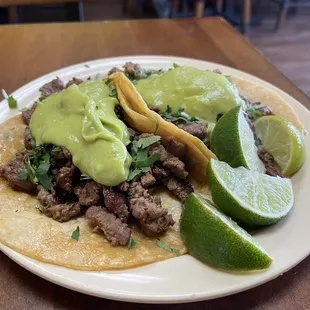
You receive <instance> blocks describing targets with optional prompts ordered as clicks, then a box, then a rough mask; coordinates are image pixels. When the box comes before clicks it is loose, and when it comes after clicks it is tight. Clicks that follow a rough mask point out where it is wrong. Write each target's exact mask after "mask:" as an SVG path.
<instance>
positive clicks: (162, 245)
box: [157, 239, 181, 255]
mask: <svg viewBox="0 0 310 310" xmlns="http://www.w3.org/2000/svg"><path fill="white" fill-rule="evenodd" d="M157 246H158V247H159V248H161V249H163V250H166V251H168V252H171V253H175V254H177V255H181V253H180V251H179V250H177V249H174V248H171V247H170V246H168V245H166V244H164V243H162V242H161V241H160V240H159V239H157Z"/></svg>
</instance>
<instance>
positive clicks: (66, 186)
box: [56, 165, 76, 193]
mask: <svg viewBox="0 0 310 310" xmlns="http://www.w3.org/2000/svg"><path fill="white" fill-rule="evenodd" d="M75 172H76V168H75V166H73V165H71V167H62V168H60V169H59V170H58V173H57V176H56V186H57V187H58V188H59V189H61V190H63V191H65V192H66V193H72V192H73V178H74V174H75Z"/></svg>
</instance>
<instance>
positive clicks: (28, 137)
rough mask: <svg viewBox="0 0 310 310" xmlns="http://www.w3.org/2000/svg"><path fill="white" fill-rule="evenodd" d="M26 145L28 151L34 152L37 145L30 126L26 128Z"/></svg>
mask: <svg viewBox="0 0 310 310" xmlns="http://www.w3.org/2000/svg"><path fill="white" fill-rule="evenodd" d="M24 145H25V148H26V149H27V150H32V149H33V147H34V146H35V143H34V140H33V137H32V134H31V130H30V128H29V127H28V126H27V127H26V128H25V133H24Z"/></svg>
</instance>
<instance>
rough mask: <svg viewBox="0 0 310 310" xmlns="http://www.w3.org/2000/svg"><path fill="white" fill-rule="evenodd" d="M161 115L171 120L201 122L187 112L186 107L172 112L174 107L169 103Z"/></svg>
mask: <svg viewBox="0 0 310 310" xmlns="http://www.w3.org/2000/svg"><path fill="white" fill-rule="evenodd" d="M161 116H162V117H163V118H164V119H166V120H169V121H170V122H176V121H182V122H184V123H196V122H199V119H198V118H196V117H191V116H189V115H188V114H187V113H185V112H184V109H179V110H178V111H176V112H172V108H171V107H170V106H169V105H167V109H166V111H165V112H164V113H162V114H161Z"/></svg>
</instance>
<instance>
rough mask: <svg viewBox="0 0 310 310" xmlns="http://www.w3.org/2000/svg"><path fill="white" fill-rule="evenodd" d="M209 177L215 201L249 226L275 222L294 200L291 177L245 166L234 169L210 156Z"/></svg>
mask: <svg viewBox="0 0 310 310" xmlns="http://www.w3.org/2000/svg"><path fill="white" fill-rule="evenodd" d="M207 180H208V184H209V186H210V189H211V194H212V200H213V201H214V203H215V204H216V205H217V206H218V207H219V208H220V209H221V210H222V211H223V212H224V213H226V214H227V215H229V216H231V217H232V218H234V219H235V220H237V221H238V222H240V223H243V224H245V225H248V226H258V225H269V224H272V223H275V222H277V221H279V220H280V219H281V218H282V217H284V216H286V215H287V214H288V212H289V211H290V210H291V208H292V206H293V203H294V194H293V188H292V183H291V180H290V179H285V178H280V177H272V176H269V175H266V174H262V173H259V172H256V171H250V170H248V169H246V168H244V167H239V168H231V167H230V166H229V165H228V164H226V163H225V162H221V161H218V160H214V159H211V160H210V162H209V164H208V171H207Z"/></svg>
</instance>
